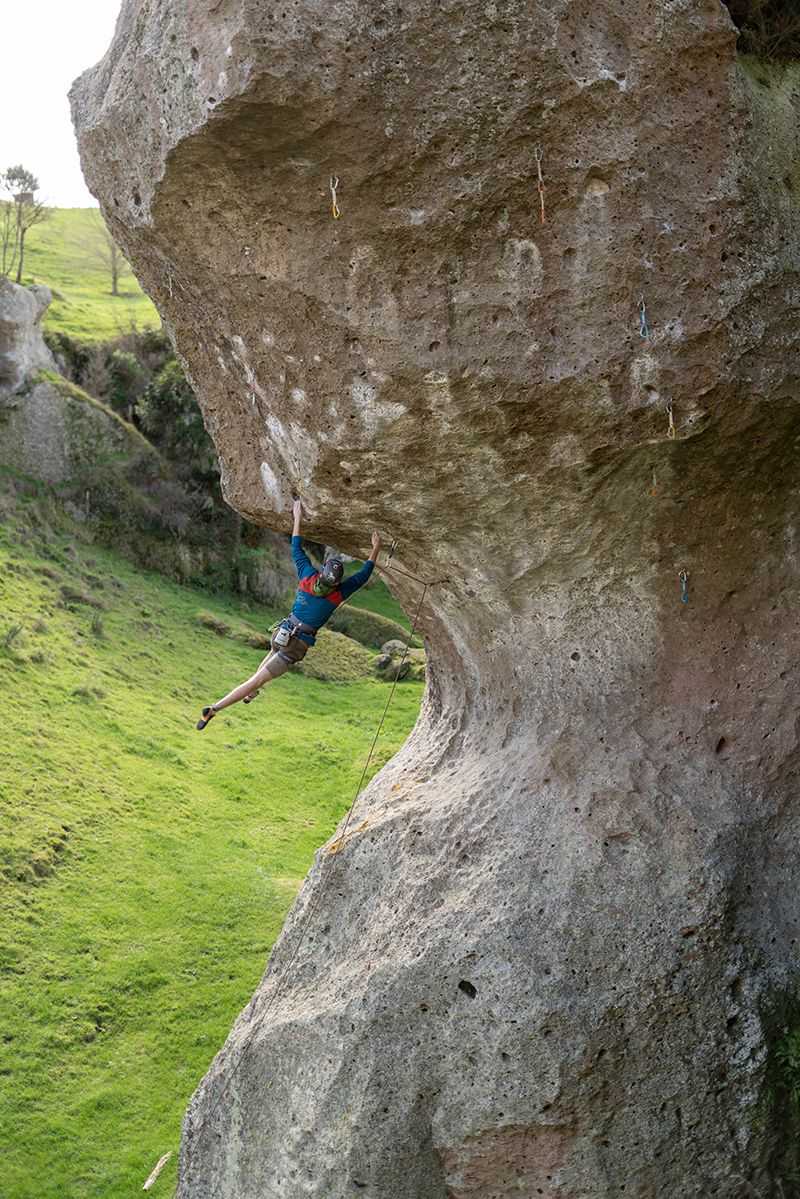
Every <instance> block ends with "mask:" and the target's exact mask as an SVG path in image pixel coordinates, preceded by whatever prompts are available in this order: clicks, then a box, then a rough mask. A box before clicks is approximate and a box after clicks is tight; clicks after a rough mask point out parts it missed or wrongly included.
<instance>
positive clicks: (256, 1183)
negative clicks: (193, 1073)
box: [73, 0, 800, 1199]
mask: <svg viewBox="0 0 800 1199" xmlns="http://www.w3.org/2000/svg"><path fill="white" fill-rule="evenodd" d="M734 41H735V32H734V29H733V27H732V25H731V23H730V20H729V18H728V15H727V11H726V9H725V8H724V7H723V6H722V5H721V4H719V3H717V2H716V0H703V2H702V3H697V2H696V0H691V2H689V0H644V3H643V4H642V5H639V6H638V8H637V9H636V11H635V12H633V11H632V10H631V8H630V5H625V4H623V3H621V0H602V2H601V3H599V4H588V3H585V4H582V3H568V2H566V0H546V2H544V3H542V4H518V3H513V2H512V3H510V4H504V5H500V4H494V3H485V2H482V3H480V4H478V3H470V2H469V0H460V2H459V3H458V4H457V5H456V4H451V3H448V2H447V0H444V2H443V3H441V4H439V5H438V6H431V5H430V4H422V3H419V2H412V3H409V4H403V5H401V6H397V5H392V6H389V5H387V4H381V3H377V4H374V5H368V6H367V5H356V4H353V3H341V4H337V5H330V4H322V3H312V2H311V0H293V2H292V3H291V4H290V5H287V6H285V7H284V8H281V6H280V5H278V6H277V7H275V6H273V5H264V4H261V3H256V2H255V0H236V2H235V3H234V2H233V0H217V2H215V3H212V2H211V0H188V2H187V3H182V4H180V5H179V4H177V3H175V2H171V0H160V2H159V3H151V4H140V3H138V2H136V3H134V2H129V3H126V4H125V5H124V6H123V11H122V15H121V18H120V22H119V25H118V28H117V33H116V37H115V40H114V43H113V45H112V47H111V49H110V50H109V53H108V55H107V56H106V58H105V59H104V60H103V62H102V63H100V64H99V66H98V67H96V68H95V69H94V70H93V71H91V72H89V74H87V75H85V76H84V77H83V78H82V79H81V80H80V81H79V82H78V84H77V85H76V87H75V89H74V93H73V103H74V112H75V116H76V121H77V126H78V130H79V137H80V144H81V152H82V156H83V162H84V167H85V170H86V173H87V175H88V178H89V181H90V185H91V186H92V188H93V190H94V191H95V193H96V194H97V195H98V196H99V197H100V199H101V202H102V205H103V210H104V213H105V216H106V218H107V220H108V221H109V224H110V225H111V227H112V228H113V230H114V232H115V233H116V234H117V235H118V237H119V240H120V241H121V243H122V245H123V247H124V249H125V251H126V253H127V254H128V256H129V257H130V259H131V261H132V263H133V264H134V267H135V269H136V272H137V274H138V276H139V278H140V280H141V281H142V283H143V285H144V286H145V287H146V288H147V290H148V291H149V292H150V294H151V295H152V296H153V297H154V298H155V300H156V301H157V303H158V304H159V306H160V309H161V311H162V314H163V316H164V319H165V321H166V322H167V325H168V327H169V329H170V331H171V334H172V336H173V339H174V342H175V345H176V348H177V350H178V352H179V355H180V357H181V360H182V362H183V363H184V365H185V367H186V369H187V371H188V373H189V375H190V377H191V379H192V380H193V383H194V385H195V386H196V388H197V391H198V394H199V396H200V399H201V403H202V405H203V410H204V413H205V417H206V420H207V423H208V426H209V428H210V430H211V431H212V433H213V435H214V437H215V440H216V443H217V446H218V449H219V452H220V455H221V458H222V463H223V471H224V485H225V489H226V494H227V497H228V499H229V500H230V502H231V503H232V504H233V505H234V506H235V507H236V508H238V509H239V511H241V512H242V513H244V514H245V515H247V516H248V517H250V518H252V519H255V520H257V521H260V522H262V523H263V524H265V525H269V526H271V527H273V528H278V527H283V528H285V527H286V525H287V522H288V519H289V518H288V507H289V505H290V503H291V493H292V487H293V485H294V484H295V482H296V481H297V480H299V481H301V482H302V485H303V498H304V501H305V503H306V506H307V515H308V519H307V532H308V534H309V535H310V536H313V537H314V538H315V539H316V540H318V541H320V542H325V543H330V544H335V545H337V546H339V547H340V548H341V549H343V550H345V551H348V552H351V553H358V552H360V553H364V552H365V547H366V545H367V542H368V532H369V530H370V528H371V527H373V526H375V525H377V526H378V527H380V528H381V529H382V530H383V532H384V533H385V534H386V536H387V537H398V538H400V545H399V549H398V551H397V554H396V556H395V559H394V563H395V564H397V565H399V567H400V568H401V569H402V570H404V571H407V572H410V573H411V574H413V575H416V576H418V577H420V578H424V579H426V580H430V581H431V583H432V585H431V586H430V587H429V588H428V590H427V591H426V592H424V593H423V592H422V589H421V587H420V586H419V585H418V584H417V583H415V582H414V581H412V580H411V579H409V578H407V577H406V576H405V575H400V574H393V575H391V576H390V581H391V584H392V587H393V589H394V590H395V591H396V593H397V595H398V596H399V597H400V598H401V599H402V601H403V603H404V605H405V608H406V611H408V612H409V613H411V614H413V613H414V612H416V610H417V606H418V604H419V603H420V601H421V613H420V627H421V629H422V630H423V632H424V634H425V638H426V642H427V648H428V665H429V679H428V686H427V691H426V696H425V700H424V703H423V709H422V712H421V715H420V718H419V721H418V723H417V726H416V728H415V730H414V732H413V734H412V735H411V737H410V738H409V740H408V742H407V743H406V745H405V746H404V747H403V749H402V750H401V751H400V753H399V754H397V756H396V757H395V758H394V759H393V760H392V762H391V763H389V765H388V766H386V767H385V768H384V769H383V771H382V772H381V773H380V775H379V776H378V777H377V778H376V779H375V780H374V781H373V782H372V784H371V785H370V787H369V788H368V790H367V791H366V793H365V794H364V795H363V797H362V798H361V800H360V801H359V805H358V808H357V810H356V813H355V815H354V818H353V821H352V822H351V824H350V826H349V829H348V836H347V840H346V841H345V842H344V843H343V844H341V845H339V846H338V852H336V853H331V852H330V848H331V846H328V847H326V848H323V849H322V850H320V852H319V854H318V855H317V858H316V861H315V864H314V867H313V869H312V871H311V873H310V875H309V877H308V879H307V880H306V882H305V884H304V886H303V887H302V889H301V891H300V894H299V897H298V900H297V902H296V904H295V906H294V908H293V910H292V912H291V914H290V916H289V919H288V921H287V924H286V927H285V929H284V931H283V933H282V935H281V938H280V940H279V942H278V944H277V946H276V948H275V950H274V952H273V955H272V958H271V961H270V967H269V969H268V971H267V973H266V974H265V976H264V979H263V981H262V983H261V985H260V987H259V989H258V991H257V992H256V995H255V996H254V998H253V1000H252V1001H251V1003H250V1004H249V1005H248V1006H247V1008H245V1010H244V1011H243V1012H242V1014H241V1016H240V1017H239V1019H238V1020H237V1022H236V1024H235V1026H234V1028H233V1030H232V1032H231V1034H230V1037H229V1039H228V1041H227V1043H226V1045H225V1046H224V1048H223V1049H222V1050H221V1052H220V1054H219V1055H218V1057H217V1058H216V1059H215V1061H214V1062H213V1064H212V1065H211V1067H210V1070H209V1072H208V1074H207V1075H206V1078H205V1079H204V1081H203V1083H202V1084H201V1086H200V1087H199V1089H198V1091H197V1093H196V1095H195V1096H194V1098H193V1099H192V1102H191V1104H190V1107H189V1111H188V1114H187V1118H186V1124H185V1130H184V1140H183V1147H182V1155H181V1171H180V1184H179V1188H178V1194H179V1196H180V1197H181V1199H209V1197H210V1196H218V1197H225V1199H243V1197H247V1199H255V1197H262V1196H263V1197H269V1199H297V1197H299V1196H313V1197H315V1199H340V1197H341V1199H344V1197H345V1196H347V1197H348V1199H349V1197H351V1196H353V1195H364V1196H366V1197H368V1199H442V1197H444V1196H449V1197H451V1199H506V1197H511V1196H518V1195H523V1196H530V1197H533V1196H538V1195H545V1196H551V1197H554V1199H555V1197H557V1199H588V1197H589V1196H591V1197H595V1196H616V1195H625V1196H641V1197H645V1196H647V1197H650V1196H653V1197H656V1196H657V1197H659V1199H661V1197H673V1196H674V1197H676V1199H677V1197H678V1196H680V1197H681V1199H685V1197H686V1196H698V1197H702V1199H707V1197H710V1196H713V1195H718V1196H726V1199H728V1197H731V1196H739V1195H741V1196H744V1195H746V1194H747V1195H750V1194H752V1193H753V1188H756V1189H757V1190H758V1193H759V1194H762V1193H763V1194H768V1193H769V1188H770V1187H771V1186H773V1185H775V1183H776V1180H777V1168H776V1167H773V1166H772V1165H771V1164H770V1162H771V1159H770V1157H769V1154H768V1152H767V1140H768V1131H769V1130H768V1128H766V1129H765V1127H764V1125H763V1123H761V1122H760V1121H759V1114H760V1112H761V1110H762V1103H763V1096H764V1090H765V1081H764V1077H765V1075H764V1071H765V1061H766V1057H767V1041H766V1034H765V1021H766V1014H767V1013H768V1012H769V1010H770V1007H771V1005H773V1004H774V1002H775V1001H776V998H777V997H778V996H779V995H781V994H782V993H784V991H786V990H787V989H791V988H793V987H794V986H795V983H796V978H797V955H796V947H795V938H796V935H797V921H798V907H799V901H798V896H797V888H796V885H795V882H796V872H795V869H794V867H795V863H796V861H797V853H798V818H797V816H796V813H795V804H794V797H795V795H796V790H797V766H798V732H799V731H800V730H799V729H798V720H797V712H796V696H797V686H798V660H797V659H798V648H797V619H796V593H797V584H798V548H797V539H798V496H797V485H796V464H797V454H798V445H800V412H799V411H798V405H797V396H798V373H800V372H798V324H797V307H798V297H800V280H799V279H798V270H797V267H798V241H799V240H800V239H799V228H798V212H797V194H798V189H799V188H800V166H799V165H798V145H797V119H796V118H797V110H798V76H797V74H796V73H793V72H792V71H788V72H787V73H785V74H783V75H780V76H779V75H774V76H773V77H772V78H771V79H766V76H763V75H762V76H761V77H760V78H759V77H757V76H756V75H753V76H752V77H751V75H750V74H748V71H749V70H750V68H747V69H745V68H744V67H743V66H742V65H741V64H738V63H737V61H736V59H735V54H734ZM537 143H538V144H540V145H541V146H542V148H543V159H542V166H543V171H544V176H545V184H546V190H545V203H546V223H544V224H543V223H541V221H540V217H539V209H538V198H537V193H536V188H535V164H534V153H533V152H534V146H535V145H536V144H537ZM331 172H333V173H335V175H336V176H338V178H339V180H340V187H339V191H338V202H339V205H340V208H341V219H340V220H338V221H334V220H333V218H332V216H331V212H330V194H329V190H328V178H329V175H330V173H331ZM641 296H644V300H645V304H646V313H645V317H646V320H647V322H648V324H649V327H650V336H649V338H643V337H640V327H641V326H640V310H639V307H638V305H639V300H640V297H641ZM668 405H671V406H672V413H673V417H674V426H675V437H674V439H673V438H670V437H668V435H667V433H668V414H667V406H668ZM652 492H655V494H653V493H652ZM681 570H685V571H686V572H687V580H686V583H687V588H688V602H687V603H682V602H681V584H680V581H679V571H681ZM377 715H378V713H377V711H376V713H375V717H376V720H377ZM368 723H369V722H368ZM365 733H366V730H365ZM365 749H366V741H365ZM347 798H348V797H346V796H343V803H344V801H345V800H346V799H347ZM332 844H333V843H332ZM748 1180H749V1181H748Z"/></svg>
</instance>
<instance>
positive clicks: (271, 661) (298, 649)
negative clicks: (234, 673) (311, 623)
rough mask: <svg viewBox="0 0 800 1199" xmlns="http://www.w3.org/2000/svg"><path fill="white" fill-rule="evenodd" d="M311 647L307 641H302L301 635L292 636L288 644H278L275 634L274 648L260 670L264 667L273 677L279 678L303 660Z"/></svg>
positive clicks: (273, 639)
mask: <svg viewBox="0 0 800 1199" xmlns="http://www.w3.org/2000/svg"><path fill="white" fill-rule="evenodd" d="M310 649H311V646H310V645H307V644H306V642H305V641H301V640H300V638H299V637H290V638H289V644H288V645H278V646H276V644H275V638H274V636H273V638H272V649H271V650H270V652H269V653H268V654H267V656H266V658H265V659H264V661H263V662H262V663H261V666H259V670H261V668H262V667H263V668H264V669H265V670H267V671H268V672H269V677H270V678H271V679H277V678H278V677H279V676H280V675H282V674H286V671H287V670H291V669H292V667H293V666H296V665H297V663H298V662H302V660H303V658H304V657H305V656H306V654H307V653H308V651H309V650H310Z"/></svg>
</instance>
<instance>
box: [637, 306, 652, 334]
mask: <svg viewBox="0 0 800 1199" xmlns="http://www.w3.org/2000/svg"><path fill="white" fill-rule="evenodd" d="M639 310H640V312H641V317H642V327H641V329H640V330H639V336H640V337H643V338H644V339H645V341H647V340H648V339H649V337H650V330H649V329H648V327H647V317H646V311H647V310H646V308H645V304H644V296H642V297H641V298H640V300H639Z"/></svg>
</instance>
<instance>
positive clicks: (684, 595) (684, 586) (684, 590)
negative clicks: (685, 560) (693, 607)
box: [678, 570, 689, 604]
mask: <svg viewBox="0 0 800 1199" xmlns="http://www.w3.org/2000/svg"><path fill="white" fill-rule="evenodd" d="M678 578H679V579H680V581H681V603H682V604H688V602H689V585H688V583H687V581H686V580H687V579H688V578H689V575H688V574H687V573H686V571H685V570H682V571H681V572H680V573H679V575H678Z"/></svg>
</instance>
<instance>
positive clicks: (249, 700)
mask: <svg viewBox="0 0 800 1199" xmlns="http://www.w3.org/2000/svg"><path fill="white" fill-rule="evenodd" d="M254 699H258V692H257V691H256V692H254V693H253V694H252V695H246V696H245V697H244V699H243V700H242V703H243V704H251V703H252V702H253V700H254Z"/></svg>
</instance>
